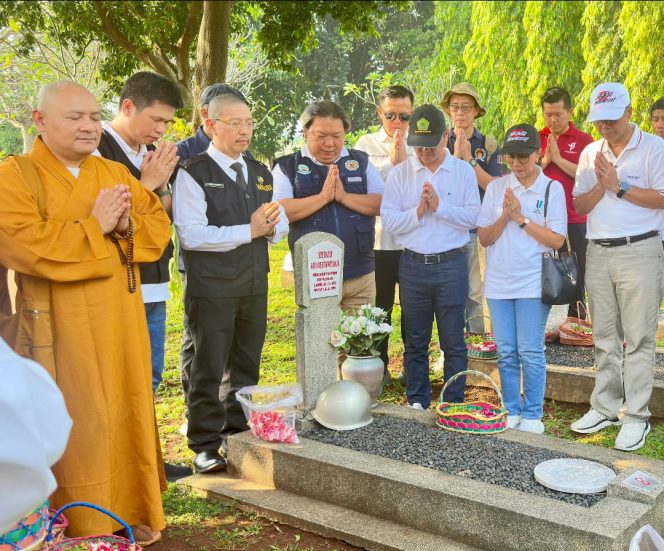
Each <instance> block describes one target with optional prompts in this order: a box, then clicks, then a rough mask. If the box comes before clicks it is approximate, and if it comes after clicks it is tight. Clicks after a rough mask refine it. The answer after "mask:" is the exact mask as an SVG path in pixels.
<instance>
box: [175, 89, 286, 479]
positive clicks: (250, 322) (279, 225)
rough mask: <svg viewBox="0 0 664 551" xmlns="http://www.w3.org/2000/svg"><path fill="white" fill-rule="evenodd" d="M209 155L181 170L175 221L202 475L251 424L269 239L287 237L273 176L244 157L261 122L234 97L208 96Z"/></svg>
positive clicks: (194, 442) (194, 437)
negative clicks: (241, 398) (248, 402)
mask: <svg viewBox="0 0 664 551" xmlns="http://www.w3.org/2000/svg"><path fill="white" fill-rule="evenodd" d="M205 127H206V129H207V130H208V132H209V133H210V134H211V135H212V142H211V143H210V145H209V147H208V149H207V151H206V152H205V153H202V154H200V155H197V156H196V157H193V158H192V159H189V160H188V161H187V162H186V163H185V166H184V168H183V169H182V170H180V171H179V172H178V176H177V179H176V181H175V186H174V189H175V192H174V196H173V219H174V222H175V227H176V229H177V232H178V237H179V238H180V244H181V246H182V249H183V251H184V262H185V269H186V271H187V289H186V292H185V297H184V301H185V302H184V303H185V311H186V313H187V316H188V320H189V329H190V331H191V335H192V338H193V340H194V359H193V363H192V366H191V379H190V381H189V392H188V393H187V411H188V418H189V423H188V428H187V438H188V441H189V448H190V449H191V450H193V451H194V452H196V458H195V459H194V466H195V467H196V470H197V471H198V472H199V473H211V472H215V471H220V470H224V469H225V468H226V461H225V459H224V458H223V457H222V456H221V455H220V453H219V448H220V447H222V446H224V445H225V442H226V438H227V437H228V436H229V435H231V434H234V433H236V432H240V431H243V430H246V429H247V420H246V418H245V416H244V413H243V412H242V408H241V406H240V404H239V402H238V401H237V399H236V398H235V393H236V392H237V391H238V390H239V389H240V388H241V387H243V386H249V385H255V384H258V377H259V366H260V360H261V353H262V350H263V343H264V341H265V330H266V326H267V273H268V271H269V269H270V260H269V256H268V251H267V242H268V241H270V242H273V243H274V242H277V241H279V240H280V239H281V238H282V237H284V236H285V235H286V233H288V220H287V219H286V217H285V216H284V215H283V208H281V207H280V206H279V204H278V203H276V202H273V201H272V175H271V174H270V171H269V170H268V169H267V167H265V166H264V165H263V164H262V163H259V162H258V161H256V160H252V159H249V158H247V157H246V156H244V155H243V154H244V152H246V151H247V149H248V148H249V144H250V143H251V137H252V135H253V128H254V121H253V119H252V116H251V111H250V110H249V107H248V106H247V104H246V103H245V102H244V101H242V100H241V99H239V98H238V97H237V96H235V95H233V94H223V95H221V96H217V97H216V98H214V99H213V100H212V101H211V102H210V106H209V113H208V118H207V119H206V121H205Z"/></svg>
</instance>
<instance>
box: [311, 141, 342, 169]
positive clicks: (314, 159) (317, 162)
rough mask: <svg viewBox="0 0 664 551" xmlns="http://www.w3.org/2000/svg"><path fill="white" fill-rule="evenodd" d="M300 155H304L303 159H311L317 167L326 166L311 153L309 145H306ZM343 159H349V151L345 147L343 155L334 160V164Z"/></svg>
mask: <svg viewBox="0 0 664 551" xmlns="http://www.w3.org/2000/svg"><path fill="white" fill-rule="evenodd" d="M300 153H302V156H303V157H307V158H309V159H311V160H312V161H313V162H314V163H316V164H317V165H321V166H324V163H321V162H319V161H318V160H317V159H316V158H315V157H314V156H313V155H312V154H311V153H309V148H308V147H307V144H304V147H303V148H302V149H300ZM341 157H348V150H347V149H346V148H345V147H344V148H343V149H342V150H341V155H339V156H338V157H337V158H336V159H334V161H333V162H334V163H336V162H337V161H338V160H339V159H341Z"/></svg>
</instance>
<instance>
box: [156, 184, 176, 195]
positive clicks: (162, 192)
mask: <svg viewBox="0 0 664 551" xmlns="http://www.w3.org/2000/svg"><path fill="white" fill-rule="evenodd" d="M159 187H161V186H159ZM171 193H172V192H171V184H166V189H165V190H164V191H161V190H160V189H159V188H156V189H155V190H154V194H155V195H156V196H157V197H166V196H167V195H171Z"/></svg>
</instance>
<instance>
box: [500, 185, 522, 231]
mask: <svg viewBox="0 0 664 551" xmlns="http://www.w3.org/2000/svg"><path fill="white" fill-rule="evenodd" d="M505 213H507V216H508V217H509V219H510V220H513V221H514V222H517V223H518V224H521V222H523V214H521V203H520V202H519V200H518V199H517V198H516V195H514V192H513V191H512V190H511V189H510V188H507V189H506V190H505V197H504V199H503V214H505Z"/></svg>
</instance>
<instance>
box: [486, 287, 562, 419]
mask: <svg viewBox="0 0 664 551" xmlns="http://www.w3.org/2000/svg"><path fill="white" fill-rule="evenodd" d="M487 302H488V303H489V310H491V322H492V324H493V334H494V336H495V338H496V348H497V351H498V371H499V373H500V384H501V386H502V391H503V401H504V402H505V407H506V408H507V410H508V411H509V414H510V415H521V416H522V418H523V419H531V420H532V419H541V418H542V415H543V413H544V412H543V405H544V388H545V386H546V357H545V356H544V328H545V326H546V318H547V316H548V315H549V310H550V309H551V306H549V305H548V304H543V303H542V301H541V300H540V299H539V298H515V299H495V298H490V299H487ZM522 373H523V404H522V402H521V377H522Z"/></svg>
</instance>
